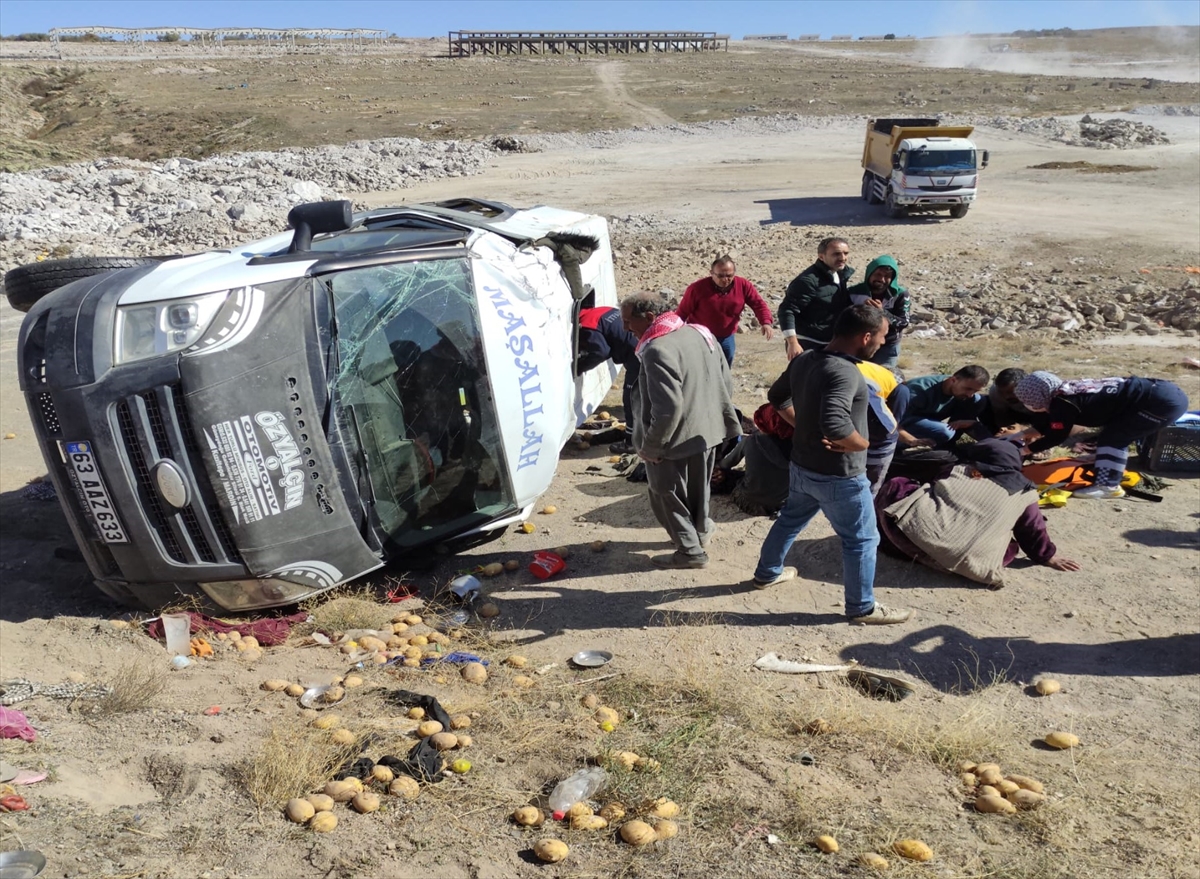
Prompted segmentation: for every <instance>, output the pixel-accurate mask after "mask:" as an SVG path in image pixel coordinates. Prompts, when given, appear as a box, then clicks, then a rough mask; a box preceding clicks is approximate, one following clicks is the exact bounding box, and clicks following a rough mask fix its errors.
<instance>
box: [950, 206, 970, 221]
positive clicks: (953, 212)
mask: <svg viewBox="0 0 1200 879" xmlns="http://www.w3.org/2000/svg"><path fill="white" fill-rule="evenodd" d="M970 209H971V206H970V205H969V204H956V205H955V206H954V207H952V208H950V216H951V217H953V218H954V219H956V220H961V219H962V218H963V217H965V216H966V215H967V211H969V210H970Z"/></svg>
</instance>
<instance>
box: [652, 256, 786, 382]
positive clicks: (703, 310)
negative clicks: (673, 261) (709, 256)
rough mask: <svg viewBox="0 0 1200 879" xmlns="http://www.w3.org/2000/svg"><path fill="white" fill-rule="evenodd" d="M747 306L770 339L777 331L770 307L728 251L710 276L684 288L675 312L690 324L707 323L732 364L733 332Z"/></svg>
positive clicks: (721, 257) (727, 361)
mask: <svg viewBox="0 0 1200 879" xmlns="http://www.w3.org/2000/svg"><path fill="white" fill-rule="evenodd" d="M747 307H749V308H750V310H751V311H753V312H754V316H755V317H756V318H758V323H759V325H760V326H761V327H762V334H763V336H765V337H766V338H767V339H770V338H771V336H772V335H774V333H775V328H774V323H775V319H774V318H773V317H771V309H770V308H768V307H767V303H766V302H764V301H763V298H762V296H760V295H759V294H758V290H757V289H756V288H755V286H754V285H753V284H751V283H750V282H749V281H748V280H746V279H745V278H743V277H740V276H739V275H738V274H737V266H736V265H734V262H733V257H732V256H728V255H726V256H720V257H717V258H716V259H715V260H713V264H712V266H711V269H710V272H709V276H708V277H707V278H701V279H700V280H698V281H696V282H694V283H692V284H690V285H689V286H688V288H687V289H686V290H684V291H683V299H681V300H680V301H679V307H678V308H676V309H675V313H676V314H678V315H679V316H680V317H681V318H683V319H684V320H685V321H687V322H688V323H690V324H700V325H701V326H704V327H707V328H708V331H709V332H710V333H712V334H713V337H714V338H716V340H717V344H719V345H720V346H721V350H722V351H723V352H724V353H725V362H726V363H728V364H729V365H730V367H732V366H733V354H734V351H735V350H736V347H737V346H736V341H735V339H734V336H735V335H736V334H737V331H738V323H739V322H740V321H741V319H742V312H743V311H745V310H746V308H747Z"/></svg>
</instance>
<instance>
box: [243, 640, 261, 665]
mask: <svg viewBox="0 0 1200 879" xmlns="http://www.w3.org/2000/svg"><path fill="white" fill-rule="evenodd" d="M239 643H241V642H239ZM242 659H244V660H245V661H246V662H258V660H260V659H262V650H261V649H260V648H258V647H251V648H250V649H249V650H243V651H242Z"/></svg>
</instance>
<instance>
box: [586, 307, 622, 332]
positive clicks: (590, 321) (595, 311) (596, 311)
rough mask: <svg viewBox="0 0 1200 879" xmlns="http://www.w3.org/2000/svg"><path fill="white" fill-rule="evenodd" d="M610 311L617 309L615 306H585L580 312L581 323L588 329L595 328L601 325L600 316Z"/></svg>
mask: <svg viewBox="0 0 1200 879" xmlns="http://www.w3.org/2000/svg"><path fill="white" fill-rule="evenodd" d="M610 311H616V309H615V308H585V309H583V310H582V311H581V312H579V325H580V326H581V327H583V328H584V329H587V330H594V329H596V328H597V327H598V326H600V318H602V317H604V315H606V314H608V313H609V312H610Z"/></svg>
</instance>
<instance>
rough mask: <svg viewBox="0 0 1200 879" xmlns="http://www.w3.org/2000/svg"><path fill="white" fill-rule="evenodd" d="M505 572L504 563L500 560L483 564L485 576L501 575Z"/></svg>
mask: <svg viewBox="0 0 1200 879" xmlns="http://www.w3.org/2000/svg"><path fill="white" fill-rule="evenodd" d="M503 573H504V565H503V564H501V563H500V562H492V563H491V564H488V565H484V566H483V576H485V577H499V576H500V575H501V574H503Z"/></svg>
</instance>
